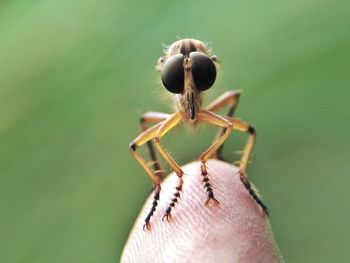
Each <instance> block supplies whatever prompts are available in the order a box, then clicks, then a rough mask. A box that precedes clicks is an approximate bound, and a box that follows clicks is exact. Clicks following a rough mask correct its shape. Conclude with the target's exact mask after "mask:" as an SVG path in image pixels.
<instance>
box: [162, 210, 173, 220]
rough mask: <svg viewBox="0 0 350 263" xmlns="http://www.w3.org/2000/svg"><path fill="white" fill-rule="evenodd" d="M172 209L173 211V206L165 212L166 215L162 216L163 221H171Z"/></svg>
mask: <svg viewBox="0 0 350 263" xmlns="http://www.w3.org/2000/svg"><path fill="white" fill-rule="evenodd" d="M170 211H171V208H170V207H169V208H168V209H167V210H166V211H165V214H164V216H163V217H162V221H163V222H165V220H166V221H168V222H170V221H171V219H172V216H171V212H170Z"/></svg>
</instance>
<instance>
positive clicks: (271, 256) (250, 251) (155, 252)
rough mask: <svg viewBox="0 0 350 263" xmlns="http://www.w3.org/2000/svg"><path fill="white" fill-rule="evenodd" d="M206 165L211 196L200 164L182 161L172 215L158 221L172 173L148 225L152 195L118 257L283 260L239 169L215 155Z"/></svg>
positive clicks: (126, 259) (174, 179) (169, 192)
mask: <svg viewBox="0 0 350 263" xmlns="http://www.w3.org/2000/svg"><path fill="white" fill-rule="evenodd" d="M207 168H208V177H209V180H210V184H211V187H212V189H213V192H214V196H213V198H209V199H208V197H207V194H206V192H205V188H204V187H203V186H204V183H203V181H202V178H201V172H200V163H199V162H194V163H190V164H187V165H185V166H184V167H183V170H184V172H185V175H184V177H183V180H184V186H183V191H182V192H181V199H182V200H181V201H179V203H178V204H177V205H176V206H175V208H174V209H172V220H170V222H167V220H164V221H165V222H162V217H163V216H164V215H166V214H164V211H166V208H167V206H168V205H169V202H170V201H171V199H172V197H173V196H172V195H173V194H174V191H175V186H176V182H177V177H176V175H175V174H171V175H170V176H169V177H168V178H167V179H166V180H165V181H164V182H163V184H162V191H161V195H160V200H159V204H158V207H157V210H156V211H155V213H154V215H153V217H152V218H151V220H150V223H151V225H152V228H151V230H150V231H143V230H142V226H143V224H144V218H145V217H146V215H147V212H148V209H149V208H150V207H151V204H152V197H150V198H149V199H148V200H147V201H146V203H145V206H144V208H143V210H142V211H141V213H140V216H139V218H138V219H137V221H136V223H135V225H134V228H133V230H132V233H131V235H130V237H129V240H128V242H127V244H126V246H125V248H124V251H123V255H122V259H121V261H122V262H187V261H188V260H190V261H191V262H213V261H214V260H215V261H216V262H281V261H282V259H281V257H280V253H279V251H278V247H277V245H276V244H275V241H274V238H273V235H272V231H271V228H270V225H269V222H268V220H267V217H266V216H265V214H264V212H263V209H262V208H261V207H260V206H259V205H258V204H257V203H256V202H255V201H254V199H253V198H252V196H251V195H250V194H249V191H247V188H246V187H244V185H243V183H242V182H241V180H240V175H239V171H238V168H237V167H235V166H233V165H231V164H228V163H225V162H222V161H218V160H209V161H208V163H207ZM207 199H208V200H207ZM205 200H207V202H205ZM228 260H229V261H228Z"/></svg>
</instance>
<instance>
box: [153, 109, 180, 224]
mask: <svg viewBox="0 0 350 263" xmlns="http://www.w3.org/2000/svg"><path fill="white" fill-rule="evenodd" d="M181 120H182V114H181V113H180V112H176V113H174V114H173V115H171V117H170V118H169V119H167V120H166V121H164V122H163V123H162V125H161V126H160V127H159V129H158V131H157V133H156V134H155V136H154V138H153V142H154V144H155V146H156V147H157V149H158V151H159V153H160V154H161V155H162V157H163V158H164V160H165V161H166V162H167V163H168V164H169V165H170V167H171V168H172V169H173V170H174V172H175V173H176V174H177V176H178V184H177V186H176V192H175V194H174V198H173V199H172V201H171V203H170V205H169V207H168V208H167V209H166V211H165V214H164V216H163V220H164V219H166V220H167V221H170V219H171V209H172V208H173V207H175V204H176V203H177V200H178V198H179V197H180V192H181V191H182V185H183V180H182V176H183V171H182V169H181V167H180V166H179V165H178V164H177V163H176V162H175V160H174V159H173V158H172V157H171V156H170V154H169V153H168V152H167V151H166V150H165V149H164V147H163V146H162V145H161V143H160V139H161V138H162V137H163V136H164V135H165V134H166V133H167V132H169V131H170V130H171V129H173V128H174V127H175V126H176V125H178V124H179V123H180V121H181Z"/></svg>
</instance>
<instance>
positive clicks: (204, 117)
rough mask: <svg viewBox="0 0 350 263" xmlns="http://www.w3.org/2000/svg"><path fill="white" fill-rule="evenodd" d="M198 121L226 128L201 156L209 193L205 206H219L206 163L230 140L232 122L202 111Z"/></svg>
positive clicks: (203, 175) (205, 185) (202, 170)
mask: <svg viewBox="0 0 350 263" xmlns="http://www.w3.org/2000/svg"><path fill="white" fill-rule="evenodd" d="M197 119H198V121H200V122H204V123H208V124H213V125H217V126H220V127H223V128H225V131H224V133H223V134H222V135H221V136H220V137H219V138H218V139H217V140H215V141H214V142H213V143H212V145H211V146H210V147H209V148H208V150H206V151H205V152H204V153H202V154H201V155H200V156H199V160H200V161H201V174H202V177H203V182H204V187H205V188H206V191H207V196H208V199H207V201H206V202H205V205H208V204H209V203H210V202H213V203H214V204H219V201H218V200H216V199H215V197H214V193H213V188H212V187H211V185H210V182H209V178H208V171H207V167H206V161H207V160H208V159H209V158H210V157H211V156H212V155H213V154H215V152H216V151H217V149H218V148H219V147H220V146H221V145H222V144H223V143H224V142H225V140H226V139H227V138H228V136H229V135H230V133H231V132H232V128H233V126H232V122H231V121H230V120H227V119H225V118H223V117H221V116H219V115H216V114H215V113H212V112H210V111H206V110H201V111H199V112H198V114H197Z"/></svg>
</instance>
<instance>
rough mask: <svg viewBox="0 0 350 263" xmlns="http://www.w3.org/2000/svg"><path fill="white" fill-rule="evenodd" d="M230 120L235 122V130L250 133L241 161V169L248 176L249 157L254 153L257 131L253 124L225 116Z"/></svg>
mask: <svg viewBox="0 0 350 263" xmlns="http://www.w3.org/2000/svg"><path fill="white" fill-rule="evenodd" d="M225 118H226V119H228V120H230V121H231V122H232V124H233V127H234V129H235V130H238V131H241V132H247V133H248V134H249V137H248V141H247V143H246V145H245V147H244V150H243V155H242V158H241V161H240V166H239V171H240V173H241V174H242V175H244V176H246V174H247V165H248V162H249V157H250V155H251V153H252V150H253V146H254V143H255V140H256V131H255V129H254V127H253V126H251V125H250V124H248V123H247V122H244V121H242V120H239V119H235V118H229V117H225Z"/></svg>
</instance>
